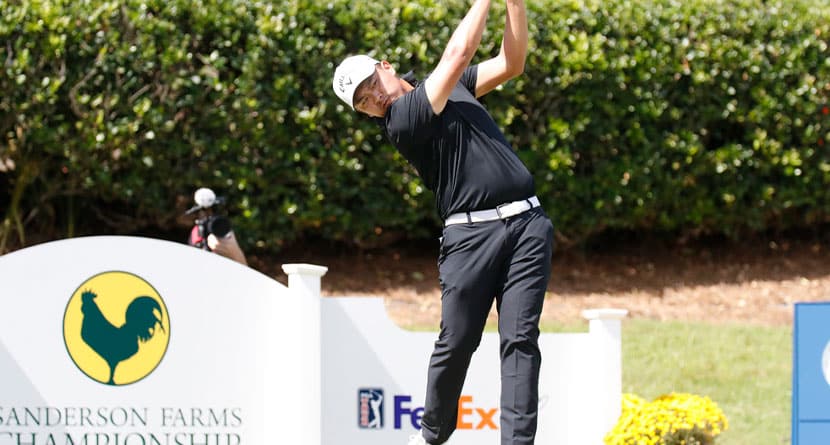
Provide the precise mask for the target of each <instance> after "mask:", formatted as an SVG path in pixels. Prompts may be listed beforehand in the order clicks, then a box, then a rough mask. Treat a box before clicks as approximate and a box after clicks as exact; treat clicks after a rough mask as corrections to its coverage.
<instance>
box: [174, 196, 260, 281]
mask: <svg viewBox="0 0 830 445" xmlns="http://www.w3.org/2000/svg"><path fill="white" fill-rule="evenodd" d="M193 199H194V201H196V205H195V206H194V207H191V208H190V210H188V211H187V212H185V215H192V214H194V213H196V212H198V213H199V217H198V218H197V219H196V221H195V222H194V225H193V229H191V230H190V237H189V238H188V240H187V243H188V244H190V245H191V246H194V247H198V248H200V249H204V250H208V251H211V252H215V253H218V254H219V255H222V256H224V257H226V258H230V259H232V260H234V261H236V262H238V263H240V264H243V265H245V266H247V265H248V260H247V259H246V258H245V254H244V253H243V252H242V249H241V248H240V247H239V243H238V242H237V241H236V236H234V234H233V230H232V229H231V222H230V220H229V219H228V218H227V217H225V216H221V215H215V214H214V213H213V206H214V205H217V204H221V203H222V202H223V200H222V198H217V197H216V194H215V193H213V190H211V189H209V188H204V187H203V188H200V189H199V190H196V193H195V194H194V195H193Z"/></svg>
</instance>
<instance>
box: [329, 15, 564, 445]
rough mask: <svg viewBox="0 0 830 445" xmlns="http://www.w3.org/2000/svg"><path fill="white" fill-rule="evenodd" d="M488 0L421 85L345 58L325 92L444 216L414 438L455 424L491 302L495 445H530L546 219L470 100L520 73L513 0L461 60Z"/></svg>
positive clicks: (383, 67)
mask: <svg viewBox="0 0 830 445" xmlns="http://www.w3.org/2000/svg"><path fill="white" fill-rule="evenodd" d="M489 9H490V1H489V0H475V1H474V2H473V5H472V6H471V7H470V9H469V11H468V12H467V14H466V15H465V17H464V18H463V20H461V22H460V24H459V25H458V27H457V28H456V29H455V31H454V32H453V34H452V37H451V38H450V41H449V43H448V44H447V47H446V49H445V50H444V52H443V55H442V56H441V60H440V61H439V62H438V64H437V65H436V66H435V69H434V70H433V71H432V73H431V74H430V75H429V76H428V77H426V79H425V80H424V81H423V82H417V81H415V80H414V79H413V80H405V79H402V78H400V77H398V76H397V75H396V72H395V69H394V68H393V67H392V65H391V64H390V63H389V62H388V61H386V60H381V61H378V60H375V59H373V58H371V57H369V56H366V55H357V56H351V57H348V58H346V59H345V60H343V61H342V63H341V64H340V65H339V66H338V67H337V69H336V70H335V73H334V80H333V82H332V86H333V88H334V91H335V93H336V94H337V96H338V97H339V98H340V99H342V100H343V101H344V102H345V103H346V104H348V105H349V106H351V107H352V108H353V109H355V110H356V111H358V112H360V113H364V114H366V115H369V116H372V117H374V118H377V119H379V122H382V125H383V127H384V129H385V132H386V135H387V137H388V138H389V140H390V141H391V142H392V143H393V144H394V145H395V147H396V148H397V149H398V150H399V151H400V152H401V153H402V154H403V156H404V157H405V158H406V159H407V160H408V161H409V162H410V163H411V164H412V165H413V166H414V167H415V169H416V170H417V171H418V174H419V175H420V177H421V179H422V180H423V182H424V184H425V185H426V186H427V187H428V188H429V189H430V190H432V191H433V192H434V194H435V197H436V201H437V208H438V213H439V214H440V216H441V218H442V219H443V221H444V229H443V236H442V238H441V249H440V253H439V259H438V268H439V279H440V283H441V292H442V295H441V332H440V334H439V336H438V340H437V341H436V342H435V349H434V351H433V353H432V357H431V358H430V362H429V369H428V375H427V390H426V400H425V403H424V414H423V418H422V420H421V434H417V435H414V436H412V437H411V438H410V442H409V443H410V444H413V445H415V444H425V443H426V444H441V443H444V442H446V441H447V439H448V438H449V437H450V435H451V434H452V433H453V431H454V430H455V428H456V423H457V420H458V419H457V416H458V400H459V397H460V395H461V389H462V386H463V384H464V379H465V376H466V374H467V368H468V367H469V364H470V359H471V357H472V354H473V352H474V351H475V350H476V348H477V347H478V345H479V343H480V341H481V334H482V331H483V329H484V324H485V321H486V319H487V315H488V313H489V311H490V308H491V307H492V305H493V301H494V300H495V302H496V308H497V310H498V314H499V322H498V324H499V335H500V354H501V416H500V428H501V443H502V445H529V444H533V442H534V438H535V435H536V422H537V411H538V383H539V366H540V363H541V354H540V352H539V346H538V338H539V317H540V314H541V311H542V303H543V301H544V297H545V289H546V288H547V284H548V280H549V279H550V267H551V264H550V260H551V250H552V248H553V226H552V225H551V222H550V220H549V219H548V217H547V216H546V215H545V213H544V211H543V210H542V209H541V208H540V207H539V200H538V198H537V197H536V196H535V195H534V184H533V178H532V177H531V175H530V173H529V171H528V170H527V168H526V167H525V166H524V164H523V163H522V162H521V160H520V159H519V158H518V156H517V155H516V154H515V153H514V151H513V149H512V147H511V146H510V144H509V143H508V142H507V139H506V138H505V137H504V135H503V134H502V132H501V130H499V128H498V126H497V125H496V123H495V122H494V121H493V118H492V117H491V116H490V114H489V113H488V112H487V110H485V109H484V107H483V106H482V105H481V104H480V103H479V102H478V100H476V98H478V97H480V96H482V95H484V94H486V93H488V92H490V91H492V90H493V89H494V88H496V87H497V86H498V85H500V84H502V83H503V82H505V81H507V80H509V79H511V78H513V77H515V76H518V75H520V74H521V73H522V72H523V70H524V64H525V55H526V53H527V19H526V13H525V5H524V2H523V1H521V0H507V15H506V20H505V25H504V37H503V40H502V47H501V51H500V53H499V54H498V56H496V57H494V58H492V59H489V60H486V61H484V62H481V63H479V64H478V65H472V66H471V65H470V61H471V59H472V57H473V55H474V54H475V53H476V49H477V48H478V45H479V43H480V41H481V35H482V31H483V30H484V27H485V23H486V21H487V14H488V11H489Z"/></svg>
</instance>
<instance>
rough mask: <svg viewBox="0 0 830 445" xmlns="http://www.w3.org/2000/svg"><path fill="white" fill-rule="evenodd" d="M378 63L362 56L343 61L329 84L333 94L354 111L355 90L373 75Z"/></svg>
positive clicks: (350, 57) (347, 58)
mask: <svg viewBox="0 0 830 445" xmlns="http://www.w3.org/2000/svg"><path fill="white" fill-rule="evenodd" d="M378 63H380V62H378V61H377V60H375V59H373V58H371V57H369V56H366V55H362V54H361V55H357V56H349V57H346V58H345V59H343V61H342V62H340V65H338V66H337V69H335V70H334V79H333V80H332V83H331V86H332V89H334V94H336V95H337V97H339V98H340V100H342V101H343V102H346V103H347V104H348V105H349V106H350V107H352V109H353V110H354V103H353V101H354V92H355V90H356V89H357V87H358V85H360V82H363V81H364V80H366V79H367V78H369V76H371V75H372V74H374V72H375V65H377V64H378Z"/></svg>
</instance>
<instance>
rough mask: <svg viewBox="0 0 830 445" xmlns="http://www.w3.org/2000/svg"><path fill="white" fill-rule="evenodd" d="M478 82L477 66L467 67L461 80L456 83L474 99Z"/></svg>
mask: <svg viewBox="0 0 830 445" xmlns="http://www.w3.org/2000/svg"><path fill="white" fill-rule="evenodd" d="M477 81H478V65H472V66H468V67H467V69H465V70H464V73H463V74H461V79H459V80H458V83H460V84H461V85H464V88H466V89H467V91H469V92H470V94H472V95H473V97H475V95H476V82H477Z"/></svg>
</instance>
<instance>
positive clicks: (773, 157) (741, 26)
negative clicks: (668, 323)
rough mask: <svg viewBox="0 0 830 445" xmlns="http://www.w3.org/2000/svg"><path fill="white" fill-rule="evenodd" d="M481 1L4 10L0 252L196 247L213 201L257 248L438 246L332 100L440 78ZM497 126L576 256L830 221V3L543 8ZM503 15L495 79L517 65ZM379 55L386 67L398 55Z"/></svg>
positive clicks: (366, 136) (431, 226)
mask: <svg viewBox="0 0 830 445" xmlns="http://www.w3.org/2000/svg"><path fill="white" fill-rule="evenodd" d="M468 3H469V2H467V1H458V0H444V1H435V0H416V1H401V0H389V1H385V2H355V1H346V0H327V1H310V0H283V1H280V2H260V1H254V0H238V1H221V0H204V1H192V0H187V1H185V0H166V1H158V0H145V1H136V0H121V1H118V2H112V1H65V0H64V1H52V2H48V1H38V2H35V1H29V0H11V1H4V2H2V3H0V8H1V10H0V64H2V68H0V91H2V95H0V135H1V136H0V186H2V185H7V187H6V190H7V192H3V191H0V205H2V208H5V209H6V214H5V215H4V216H5V220H4V224H3V225H2V226H0V231H2V232H0V242H1V243H0V249H2V248H3V246H4V245H6V243H7V242H8V243H9V244H12V243H15V242H17V243H21V242H22V244H26V243H27V242H28V241H26V240H25V239H23V236H24V235H25V234H26V233H29V234H41V235H44V234H45V236H47V237H63V236H74V235H79V234H86V233H90V232H95V233H101V232H102V231H103V232H107V233H134V232H140V231H142V230H148V228H155V229H161V230H181V231H182V233H184V230H183V228H182V227H183V226H182V224H184V223H185V221H182V218H181V213H182V211H183V210H184V209H185V208H187V207H188V206H189V204H190V201H191V196H192V193H193V191H194V190H195V189H196V188H197V187H199V186H210V187H212V188H214V189H215V190H217V192H219V193H220V194H224V195H226V196H228V198H229V201H230V202H231V204H232V206H231V207H230V209H229V213H230V214H231V216H232V217H233V218H234V224H235V226H236V228H237V232H238V234H239V235H240V237H241V238H242V243H243V245H244V246H245V247H246V248H248V249H253V247H254V246H257V247H258V248H260V249H263V250H266V251H267V250H271V251H273V250H276V249H278V248H279V247H280V246H281V245H283V244H284V243H286V242H290V241H293V240H296V239H297V238H304V237H312V236H313V237H322V238H324V239H329V240H338V241H347V242H350V243H356V244H359V245H377V244H383V243H387V242H390V241H391V240H395V239H399V238H407V239H413V240H418V239H423V238H426V237H432V236H435V234H436V233H437V229H438V227H439V222H438V221H437V217H436V215H435V213H436V212H435V209H434V203H433V198H432V195H431V194H430V193H428V192H427V191H425V190H424V188H423V186H422V185H421V182H420V181H419V180H418V178H417V176H416V175H415V174H414V172H413V170H411V169H410V168H408V167H407V166H406V163H405V161H403V160H402V158H401V157H400V156H399V155H398V154H397V153H396V152H395V151H394V149H393V148H392V147H391V146H390V145H389V144H388V143H386V142H385V140H384V139H383V138H382V137H381V133H380V132H379V131H378V129H377V128H376V127H375V126H374V124H373V123H371V122H370V121H369V120H368V119H364V118H362V117H360V116H358V115H356V114H354V113H352V112H347V111H346V110H344V106H343V105H341V104H340V103H339V102H338V100H337V98H336V97H335V96H334V94H333V93H332V92H331V87H330V85H331V84H330V82H331V73H332V71H333V68H334V64H335V63H337V62H338V61H339V60H340V59H342V58H343V57H344V56H345V55H347V54H351V53H355V52H370V53H371V54H373V55H374V56H376V57H380V58H385V59H388V60H389V61H390V62H392V63H393V65H395V66H396V67H398V69H399V71H406V70H408V69H414V70H415V71H416V73H419V74H421V75H423V74H424V73H426V72H427V71H428V70H429V69H430V68H431V67H432V66H433V65H434V63H435V61H436V60H437V59H438V57H439V56H440V54H441V51H442V49H443V45H444V44H445V42H446V41H447V40H448V38H449V35H450V33H451V32H452V30H453V29H454V26H455V25H456V24H457V22H458V20H459V19H460V18H461V17H462V16H463V13H464V11H465V8H466V7H467V6H468ZM528 9H529V12H528V16H529V17H528V18H529V22H530V33H531V39H532V41H531V48H530V53H529V58H528V64H527V70H526V73H525V75H524V76H522V77H521V78H519V79H517V80H514V81H512V82H510V83H508V84H507V85H505V86H504V88H502V89H501V90H500V91H498V92H494V93H491V94H490V95H489V96H488V97H487V98H486V99H485V101H486V103H487V105H488V107H489V109H490V110H491V111H492V112H493V114H494V116H495V117H496V118H497V119H498V120H499V121H500V122H501V124H502V125H503V127H504V128H505V133H506V134H507V135H508V137H509V138H510V139H511V141H512V142H513V143H514V144H515V146H516V147H517V150H518V152H519V154H520V156H521V157H522V158H523V159H524V160H525V162H526V163H527V164H528V166H529V167H530V168H531V170H532V172H533V174H534V176H535V178H536V181H537V190H538V194H539V196H540V198H541V199H542V201H543V202H544V205H545V207H546V208H547V210H548V212H549V213H550V215H551V216H552V218H553V220H554V223H555V224H556V227H557V229H558V231H559V233H560V235H561V236H562V237H563V238H566V239H570V240H572V241H575V242H578V241H582V240H585V239H587V238H588V237H590V236H592V235H596V234H599V233H602V232H604V231H606V230H609V229H613V230H633V231H638V232H649V231H660V232H670V233H674V234H677V235H686V234H690V233H692V234H697V233H716V234H727V235H730V236H741V235H743V234H747V233H753V232H758V231H764V230H768V229H791V228H799V227H808V226H815V225H817V224H820V223H823V222H826V221H827V220H828V215H830V194H828V193H827V192H826V191H827V189H828V185H830V153H829V152H828V148H827V146H826V145H825V140H827V139H828V128H830V117H828V115H827V112H828V108H827V107H828V92H830V62H828V60H830V59H828V36H830V21H828V18H830V6H828V5H827V4H826V2H813V1H807V0H798V1H777V2H776V1H761V0H729V1H726V0H724V1H710V0H688V1H682V2H681V1H666V0H663V1H657V0H653V1H643V2H632V1H625V0H614V1H591V0H585V1H559V0H557V1H547V0H528ZM503 21H504V6H503V4H502V2H500V1H494V5H493V8H492V12H491V16H490V20H489V29H488V30H487V32H486V33H485V35H484V39H483V44H482V46H481V49H480V54H479V58H478V59H479V60H480V59H483V58H485V57H488V56H490V55H494V54H495V53H496V52H497V51H498V48H499V45H500V36H501V29H502V26H503ZM375 48H377V50H375Z"/></svg>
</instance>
